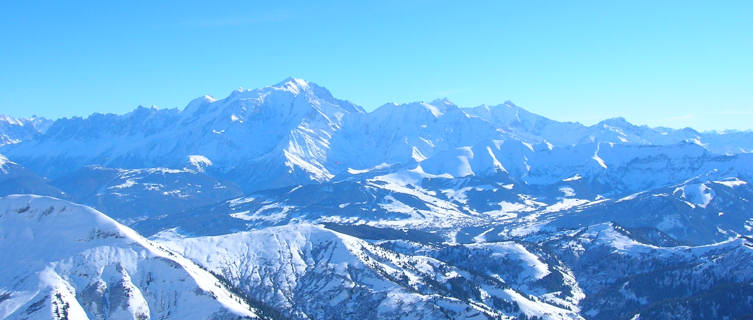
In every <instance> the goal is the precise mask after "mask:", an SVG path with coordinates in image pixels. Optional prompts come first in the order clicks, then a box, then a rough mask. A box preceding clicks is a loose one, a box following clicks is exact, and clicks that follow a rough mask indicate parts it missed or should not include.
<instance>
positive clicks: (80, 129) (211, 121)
mask: <svg viewBox="0 0 753 320" xmlns="http://www.w3.org/2000/svg"><path fill="white" fill-rule="evenodd" d="M360 113H363V110H362V109H361V108H360V107H358V106H355V105H353V104H351V103H349V102H346V101H342V100H338V99H335V98H334V97H332V95H331V94H330V93H329V91H327V90H326V89H324V88H322V87H319V86H317V85H315V84H313V83H309V82H306V81H303V80H301V79H294V78H290V79H287V80H285V81H283V82H281V83H279V84H277V85H274V86H270V87H266V88H262V89H256V90H236V91H234V92H233V93H231V94H230V96H228V97H227V98H225V99H221V100H214V99H213V98H210V97H203V98H199V99H196V100H194V101H192V102H191V103H190V104H189V105H188V106H187V107H186V108H185V109H184V110H182V111H178V110H159V109H155V108H139V109H137V110H135V111H133V112H131V113H128V114H125V115H122V116H119V115H112V114H108V115H101V114H95V115H92V116H90V117H88V118H86V119H81V118H73V119H62V120H58V121H56V122H55V123H54V124H53V125H52V127H51V128H50V129H49V130H48V131H47V132H46V134H45V135H44V136H42V137H40V138H39V139H36V140H34V141H29V142H28V143H23V144H19V145H14V146H13V147H12V148H10V149H9V150H8V151H9V153H12V154H13V156H14V157H17V158H19V159H22V160H23V163H25V164H28V165H29V166H31V167H33V168H34V169H36V170H38V171H39V172H40V173H42V174H45V175H48V176H51V177H53V178H56V177H58V176H60V175H61V174H63V173H65V172H63V170H64V169H63V168H80V167H82V166H84V165H88V164H99V165H106V166H113V167H123V168H143V167H155V166H162V167H171V168H182V167H186V166H194V165H195V160H196V159H202V160H203V161H202V163H203V164H207V163H211V164H212V165H211V166H210V167H208V168H204V169H206V170H209V171H212V172H215V173H217V174H221V175H226V176H228V177H233V178H235V179H237V180H238V181H244V180H245V181H249V183H248V184H245V185H243V186H244V187H246V188H248V189H255V188H259V186H258V185H260V184H261V185H263V186H265V187H267V186H269V187H274V186H276V185H280V184H282V185H285V184H292V183H295V182H306V181H322V180H326V179H329V178H331V177H332V173H330V172H329V170H328V169H327V168H326V167H325V166H324V163H325V161H326V155H327V152H328V150H329V145H330V139H331V138H332V135H333V134H334V132H335V131H337V130H338V129H339V128H340V127H341V125H342V123H343V121H344V118H346V117H347V116H348V115H350V114H360ZM40 149H43V150H45V152H44V153H39V152H38V150H40ZM53 163H54V164H55V165H53Z"/></svg>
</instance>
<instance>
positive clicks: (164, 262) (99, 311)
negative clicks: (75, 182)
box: [0, 196, 257, 319]
mask: <svg viewBox="0 0 753 320" xmlns="http://www.w3.org/2000/svg"><path fill="white" fill-rule="evenodd" d="M0 234H2V235H3V236H2V237H0V259H2V261H3V274H2V275H0V296H2V297H3V299H0V317H2V318H9V319H27V318H28V319H71V318H75V319H87V318H92V319H111V318H133V319H150V318H154V319H157V318H159V319H187V318H194V317H198V318H202V319H237V318H240V317H257V315H256V313H255V309H254V308H253V307H252V306H250V305H249V304H248V303H246V302H244V301H245V300H244V299H243V298H242V297H240V296H237V295H235V294H233V293H231V291H230V290H229V289H228V287H226V286H224V285H222V284H221V283H222V281H220V280H219V279H217V278H216V277H215V276H214V275H212V274H211V273H209V272H207V271H205V270H203V269H201V268H199V267H198V266H197V265H195V264H193V263H192V262H190V261H189V260H187V259H185V258H183V257H181V256H178V255H176V254H174V253H172V252H170V251H167V250H165V249H162V248H160V247H158V246H156V245H154V244H153V243H151V242H150V241H148V240H146V239H144V238H142V237H141V236H140V235H138V234H137V233H136V232H134V231H133V230H131V229H128V228H127V227H124V226H122V225H119V224H118V223H117V222H115V221H114V220H112V219H110V218H108V217H107V216H105V215H103V214H101V213H99V212H97V211H95V210H93V209H90V208H88V207H84V206H81V205H77V204H73V203H70V202H66V201H62V200H58V199H54V198H46V197H38V196H9V197H5V198H1V199H0ZM19 244H23V245H19Z"/></svg>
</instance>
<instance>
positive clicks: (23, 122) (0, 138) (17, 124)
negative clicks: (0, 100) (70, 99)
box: [0, 115, 52, 146]
mask: <svg viewBox="0 0 753 320" xmlns="http://www.w3.org/2000/svg"><path fill="white" fill-rule="evenodd" d="M51 124H52V120H48V119H45V118H40V117H31V118H22V119H18V118H14V117H11V116H7V115H0V146H3V145H6V144H15V143H19V142H21V141H27V140H31V139H33V138H35V137H37V136H38V135H40V134H42V133H44V132H45V131H46V130H47V128H49V127H50V125H51Z"/></svg>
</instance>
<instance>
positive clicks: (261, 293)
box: [0, 78, 753, 319]
mask: <svg viewBox="0 0 753 320" xmlns="http://www.w3.org/2000/svg"><path fill="white" fill-rule="evenodd" d="M751 179H753V131H711V132H699V131H696V130H693V129H691V128H685V129H670V128H651V127H647V126H638V125H634V124H631V123H629V122H628V121H626V120H625V119H623V118H614V119H607V120H604V121H601V122H599V123H597V124H594V125H591V126H586V125H582V124H580V123H574V122H558V121H555V120H551V119H548V118H546V117H543V116H540V115H537V114H534V113H531V112H529V111H526V110H525V109H523V108H521V107H519V106H516V105H515V104H513V103H512V102H505V103H503V104H500V105H495V106H490V105H482V106H478V107H473V108H461V107H459V106H457V105H455V104H453V103H452V102H450V101H449V100H447V99H439V100H434V101H431V102H413V103H406V104H397V103H389V104H385V105H383V106H381V107H379V108H377V109H375V110H373V111H371V112H366V111H365V110H364V109H363V108H362V107H360V106H358V105H355V104H353V103H351V102H348V101H346V100H341V99H338V98H335V97H334V96H333V95H332V94H331V93H330V92H329V91H328V90H327V89H325V88H324V87H321V86H319V85H317V84H314V83H311V82H308V81H305V80H302V79H297V78H288V79H285V80H283V81H282V82H280V83H278V84H275V85H272V86H268V87H264V88H260V89H253V90H244V89H239V90H235V91H233V92H232V93H231V94H230V95H229V96H228V97H226V98H224V99H215V98H212V97H209V96H204V97H200V98H197V99H194V100H193V101H191V102H190V103H188V105H187V106H186V107H185V108H183V109H157V108H154V107H152V108H144V107H138V108H137V109H135V110H134V111H132V112H129V113H127V114H123V115H116V114H93V115H90V116H88V117H86V118H80V117H73V118H63V119H57V120H48V119H44V118H40V117H34V118H30V119H16V118H13V117H10V116H2V117H0V196H5V197H4V198H2V199H0V256H2V257H1V258H2V261H3V262H2V263H0V265H1V266H2V267H3V268H2V269H4V270H12V271H11V272H4V273H3V275H0V318H9V319H25V318H34V319H49V318H52V319H67V318H71V319H74V318H75V319H78V318H91V319H124V318H128V319H132V318H133V319H152V318H155V319H156V318H159V319H185V318H197V317H198V318H202V319H204V318H215V319H235V318H290V319H355V318H367V319H377V318H379V319H466V318H468V319H534V318H543V319H706V318H720V319H721V318H724V317H727V318H744V317H749V316H751V315H753V272H751V271H750V270H753V266H751V263H752V262H753V259H751V258H752V257H751V255H752V254H753V244H752V243H753V238H751V235H752V234H753V206H752V205H751V200H753V187H751V185H750V184H749V182H750V181H752V180H751Z"/></svg>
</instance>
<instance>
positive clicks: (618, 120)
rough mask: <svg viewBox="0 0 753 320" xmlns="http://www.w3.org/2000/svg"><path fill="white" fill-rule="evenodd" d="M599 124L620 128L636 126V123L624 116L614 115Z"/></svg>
mask: <svg viewBox="0 0 753 320" xmlns="http://www.w3.org/2000/svg"><path fill="white" fill-rule="evenodd" d="M599 125H601V126H605V125H606V126H612V127H619V128H629V127H634V126H635V125H634V124H632V123H630V122H629V121H627V120H626V119H625V118H623V117H614V118H609V119H605V120H602V121H600V122H599Z"/></svg>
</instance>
